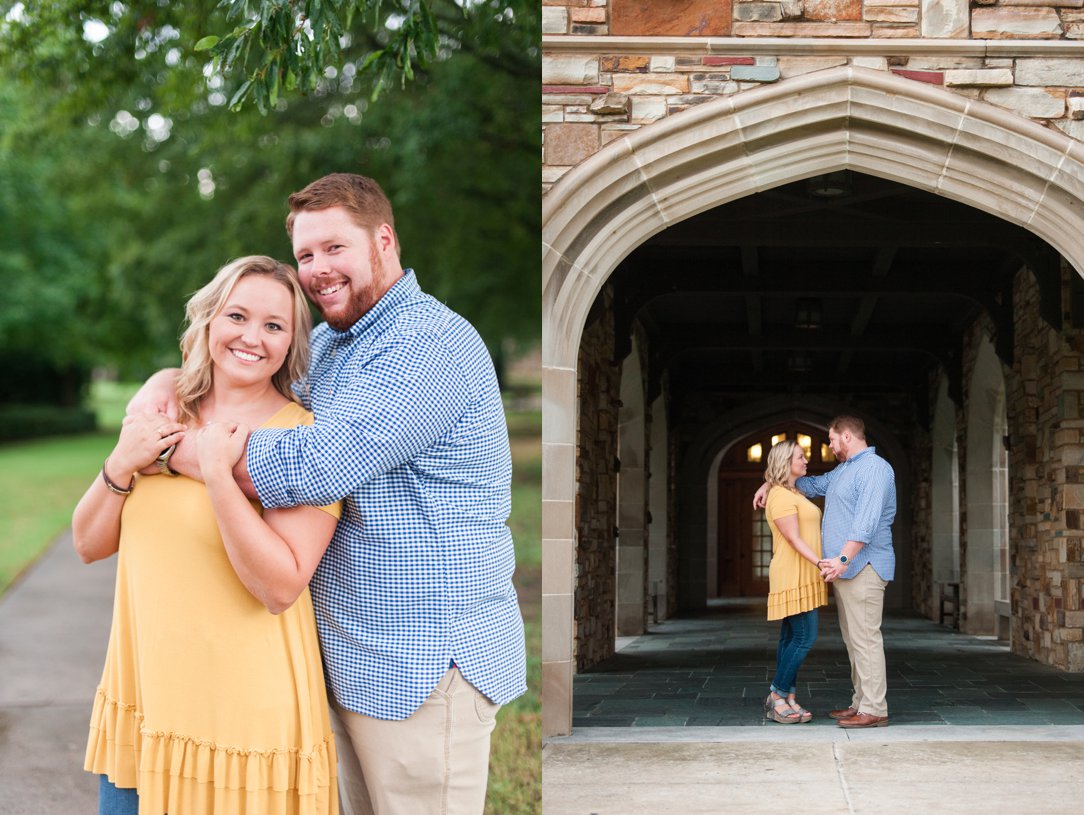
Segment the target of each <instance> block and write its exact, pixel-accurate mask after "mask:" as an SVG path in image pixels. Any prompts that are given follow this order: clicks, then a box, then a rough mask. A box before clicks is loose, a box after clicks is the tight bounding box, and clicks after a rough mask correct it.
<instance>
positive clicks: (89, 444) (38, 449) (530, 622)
mask: <svg viewBox="0 0 1084 815" xmlns="http://www.w3.org/2000/svg"><path fill="white" fill-rule="evenodd" d="M130 393H131V388H126V387H123V386H121V387H118V386H110V387H109V388H108V389H106V390H105V391H104V392H102V393H98V392H96V395H99V396H101V397H102V398H99V399H98V400H97V405H98V407H97V410H98V416H99V421H100V422H102V423H103V424H108V425H114V426H115V425H119V422H120V418H121V417H122V416H123V412H124V405H125V404H126V403H127V399H128V396H129V395H130ZM509 432H510V436H511V442H512V459H513V483H512V515H511V518H510V519H509V526H510V527H511V529H512V535H513V537H514V538H515V542H516V563H517V568H516V576H515V582H516V590H517V591H518V593H519V600H520V607H521V608H522V610H523V617H524V620H525V623H526V630H527V655H528V656H527V683H528V690H527V693H526V694H525V695H523V696H521V697H520V698H519V699H516V700H515V701H514V702H512V703H511V704H508V705H506V706H505V707H504V708H502V710H501V711H500V713H499V714H498V717H497V727H496V730H495V731H494V733H493V744H492V753H491V756H492V758H491V764H490V783H489V795H488V799H487V802H486V813H487V815H536V813H540V812H541V811H542V792H541V789H542V788H541V782H542V768H541V755H542V713H541V711H542V704H541V696H540V689H541V675H542V668H541V654H542V619H541V617H542V615H541V608H542V596H541V584H542V540H541V529H542V521H541V518H542V502H541V485H542V444H541V415H540V413H538V411H524V412H521V413H513V414H510V415H509ZM115 438H116V434H115V431H112V430H110V431H107V432H102V433H95V434H87V435H80V436H70V437H58V438H50V439H41V440H36V441H29V442H21V443H15V444H6V445H0V518H3V522H4V527H3V528H4V534H3V535H2V536H0V594H2V593H3V592H4V590H5V589H6V588H7V587H8V586H9V585H11V583H12V582H13V581H14V580H15V579H16V578H17V577H18V575H19V574H20V573H21V572H22V571H23V570H24V569H26V568H27V566H29V565H30V564H32V563H33V562H34V561H35V560H36V559H37V558H38V556H39V555H41V553H42V552H44V551H45V549H46V548H47V547H48V545H49V544H50V543H51V542H52V541H54V540H55V539H56V537H57V536H58V535H59V534H60V533H62V532H63V531H64V530H65V529H67V527H68V526H69V524H70V522H71V514H72V510H73V509H74V508H75V505H76V503H77V502H78V501H79V498H80V497H81V496H82V494H83V492H84V491H85V490H86V488H87V486H88V485H89V484H90V482H91V480H92V479H94V478H95V477H96V475H97V473H98V471H99V469H100V468H101V466H102V462H103V461H104V460H105V457H106V456H107V455H109V452H110V451H111V450H112V449H113V444H114V441H115Z"/></svg>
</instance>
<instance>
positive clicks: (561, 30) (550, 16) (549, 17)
mask: <svg viewBox="0 0 1084 815" xmlns="http://www.w3.org/2000/svg"><path fill="white" fill-rule="evenodd" d="M542 33H543V34H567V33H568V9H567V8H564V7H563V6H542Z"/></svg>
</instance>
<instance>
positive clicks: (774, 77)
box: [730, 65, 779, 82]
mask: <svg viewBox="0 0 1084 815" xmlns="http://www.w3.org/2000/svg"><path fill="white" fill-rule="evenodd" d="M730 78H731V79H732V80H734V81H735V82H778V81H779V68H777V67H776V66H774V65H735V66H734V67H733V68H731V69H730Z"/></svg>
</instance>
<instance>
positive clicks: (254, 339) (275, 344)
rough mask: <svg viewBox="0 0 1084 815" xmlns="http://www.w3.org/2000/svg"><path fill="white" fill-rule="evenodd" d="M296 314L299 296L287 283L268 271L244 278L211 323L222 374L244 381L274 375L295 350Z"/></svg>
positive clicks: (214, 355) (215, 358) (211, 340)
mask: <svg viewBox="0 0 1084 815" xmlns="http://www.w3.org/2000/svg"><path fill="white" fill-rule="evenodd" d="M293 313H294V306H293V295H292V294H291V293H290V290H289V289H287V288H286V287H285V286H284V285H282V284H281V283H279V282H277V281H275V280H273V279H271V278H269V277H264V276H262V275H248V276H247V277H242V278H241V279H240V280H238V281H237V283H236V285H235V286H234V287H233V290H232V291H231V292H230V294H229V297H227V298H226V302H225V304H224V305H223V306H222V308H221V310H219V312H218V314H216V315H215V316H214V318H213V319H212V320H211V324H210V326H209V327H208V338H207V344H208V349H209V351H210V354H211V361H212V363H213V364H214V367H215V375H216V377H218V376H225V377H226V378H227V379H228V380H230V381H231V382H233V383H234V384H238V385H248V384H255V383H257V382H260V381H262V380H270V379H271V377H272V376H273V375H274V374H275V372H276V371H278V369H279V368H281V367H282V364H283V362H285V360H286V355H287V354H288V353H289V351H290V341H291V339H292V338H293V333H294V332H293V325H292V322H291V315H292V314H293Z"/></svg>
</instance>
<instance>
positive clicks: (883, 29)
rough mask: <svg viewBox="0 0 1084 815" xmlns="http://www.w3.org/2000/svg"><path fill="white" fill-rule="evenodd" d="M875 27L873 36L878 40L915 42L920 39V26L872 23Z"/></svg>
mask: <svg viewBox="0 0 1084 815" xmlns="http://www.w3.org/2000/svg"><path fill="white" fill-rule="evenodd" d="M870 25H871V26H873V30H872V32H871V36H873V37H876V38H878V39H882V40H887V39H898V40H903V39H907V40H914V39H918V33H919V32H918V26H917V25H907V24H906V23H870Z"/></svg>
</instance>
